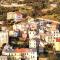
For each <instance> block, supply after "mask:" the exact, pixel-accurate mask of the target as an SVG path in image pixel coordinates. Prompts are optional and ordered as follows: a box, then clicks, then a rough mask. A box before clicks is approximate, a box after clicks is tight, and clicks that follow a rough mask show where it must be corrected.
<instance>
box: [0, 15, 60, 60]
mask: <svg viewBox="0 0 60 60" xmlns="http://www.w3.org/2000/svg"><path fill="white" fill-rule="evenodd" d="M9 18H10V17H9ZM21 20H23V18H22V15H21V14H18V15H15V18H14V22H17V21H18V23H14V24H13V25H12V28H11V29H10V30H9V29H8V28H7V27H6V26H3V27H1V31H0V42H1V43H0V47H2V45H3V44H4V43H6V44H7V45H5V47H4V48H3V50H2V55H7V56H14V57H15V59H17V60H21V59H22V57H23V58H24V59H25V60H37V56H38V53H37V51H39V53H41V52H42V53H43V52H44V47H45V45H46V44H54V48H55V49H56V51H60V48H59V46H58V45H59V44H60V30H59V27H60V26H59V23H58V22H55V21H52V20H47V19H42V18H36V19H34V18H32V17H30V16H29V17H28V19H27V22H21ZM12 41H13V43H12ZM14 41H16V45H18V44H17V43H19V42H21V41H23V42H25V43H26V42H28V47H26V48H25V47H23V48H22V47H21V48H19V47H18V46H17V47H16V48H15V49H13V48H10V46H8V44H11V45H12V46H13V44H15V43H14ZM23 45H24V44H23ZM25 45H26V44H25ZM19 46H20V44H19ZM14 47H15V45H14ZM10 50H11V52H10ZM8 51H9V52H8ZM12 51H13V52H12Z"/></svg>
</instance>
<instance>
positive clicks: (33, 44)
mask: <svg viewBox="0 0 60 60" xmlns="http://www.w3.org/2000/svg"><path fill="white" fill-rule="evenodd" d="M36 47H37V46H36V40H34V39H31V40H29V48H36Z"/></svg>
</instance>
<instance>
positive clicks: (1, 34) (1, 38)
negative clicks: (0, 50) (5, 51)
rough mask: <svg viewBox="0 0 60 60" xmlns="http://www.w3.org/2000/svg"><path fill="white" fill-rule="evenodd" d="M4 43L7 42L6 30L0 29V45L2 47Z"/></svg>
mask: <svg viewBox="0 0 60 60" xmlns="http://www.w3.org/2000/svg"><path fill="white" fill-rule="evenodd" d="M4 43H8V32H5V31H0V47H2V45H3V44H4Z"/></svg>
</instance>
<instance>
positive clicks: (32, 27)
mask: <svg viewBox="0 0 60 60" xmlns="http://www.w3.org/2000/svg"><path fill="white" fill-rule="evenodd" d="M30 29H31V30H37V24H36V23H35V22H31V23H30Z"/></svg>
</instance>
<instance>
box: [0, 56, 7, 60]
mask: <svg viewBox="0 0 60 60" xmlns="http://www.w3.org/2000/svg"><path fill="white" fill-rule="evenodd" d="M0 60H8V58H7V56H0Z"/></svg>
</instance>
